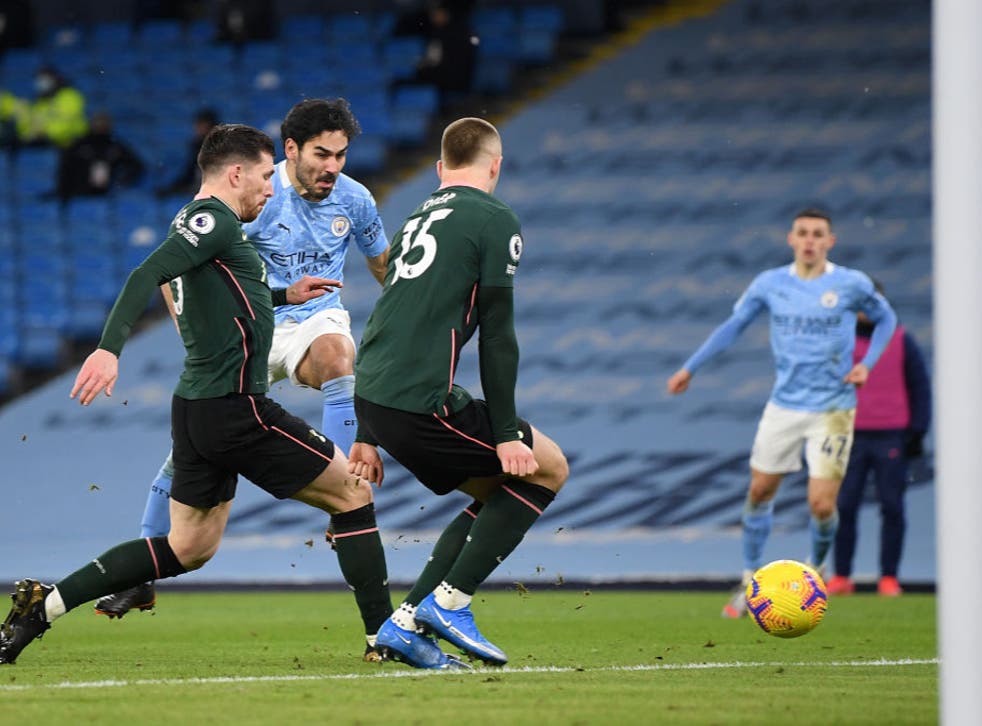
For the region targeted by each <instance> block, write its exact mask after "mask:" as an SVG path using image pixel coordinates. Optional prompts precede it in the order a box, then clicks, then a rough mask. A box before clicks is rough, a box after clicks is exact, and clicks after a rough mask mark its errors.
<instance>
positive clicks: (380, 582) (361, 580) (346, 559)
mask: <svg viewBox="0 0 982 726" xmlns="http://www.w3.org/2000/svg"><path fill="white" fill-rule="evenodd" d="M331 519H332V521H333V523H334V548H335V549H336V550H337V554H338V564H339V565H340V566H341V574H342V575H344V581H345V582H347V583H348V586H349V587H350V588H351V589H352V590H354V593H355V602H357V603H358V611H359V612H360V613H361V619H362V622H363V623H364V624H365V633H366V634H368V635H374V634H375V633H377V632H378V629H379V627H380V626H381V625H382V623H384V622H385V621H386V619H387V618H388V617H389V616H390V615H391V614H392V598H391V596H390V595H389V575H388V571H387V570H386V567H385V551H384V550H383V549H382V538H381V537H380V536H379V532H378V525H377V524H376V522H375V505H374V504H366V505H365V506H364V507H360V508H358V509H354V510H352V511H350V512H342V513H341V514H335V515H334V516H333V517H332V518H331Z"/></svg>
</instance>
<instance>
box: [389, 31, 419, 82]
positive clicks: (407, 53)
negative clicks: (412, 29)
mask: <svg viewBox="0 0 982 726" xmlns="http://www.w3.org/2000/svg"><path fill="white" fill-rule="evenodd" d="M425 52H426V41H425V40H424V39H423V38H422V37H421V36H418V35H406V36H397V37H395V38H390V39H389V40H387V41H385V43H384V44H383V45H382V50H381V53H382V63H383V65H384V66H385V69H386V71H388V73H389V75H390V76H391V77H392V78H393V79H394V80H397V81H404V80H408V79H410V78H412V77H413V76H414V75H415V74H416V66H417V65H418V64H419V61H420V60H421V59H422V57H423V54H424V53H425Z"/></svg>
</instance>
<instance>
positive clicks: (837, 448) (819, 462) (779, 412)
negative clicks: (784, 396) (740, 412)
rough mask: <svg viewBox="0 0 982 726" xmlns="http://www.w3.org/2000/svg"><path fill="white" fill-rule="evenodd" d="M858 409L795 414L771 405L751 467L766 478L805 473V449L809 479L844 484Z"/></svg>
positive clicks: (760, 427) (760, 428)
mask: <svg viewBox="0 0 982 726" xmlns="http://www.w3.org/2000/svg"><path fill="white" fill-rule="evenodd" d="M855 420H856V409H854V408H850V409H844V410H840V411H821V412H815V411H794V410H792V409H788V408H782V407H781V406H777V405H775V404H773V403H770V402H768V404H767V406H765V407H764V413H763V415H762V416H761V417H760V424H759V425H758V426H757V436H756V437H755V438H754V448H753V451H752V452H751V454H750V466H751V467H753V468H754V469H756V470H757V471H761V472H764V473H765V474H789V473H791V472H793V471H799V470H800V469H801V448H802V445H804V448H805V462H806V463H807V465H808V476H809V477H811V478H813V479H836V480H841V479H842V478H843V477H844V476H845V474H846V466H847V465H848V464H849V452H850V450H851V449H852V438H853V425H854V423H855Z"/></svg>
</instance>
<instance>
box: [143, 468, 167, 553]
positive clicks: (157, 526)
mask: <svg viewBox="0 0 982 726" xmlns="http://www.w3.org/2000/svg"><path fill="white" fill-rule="evenodd" d="M172 481H174V459H173V454H167V460H166V461H165V462H164V465H163V466H161V467H160V471H158V472H157V478H156V479H154V480H153V484H151V485H150V494H149V495H147V506H146V508H145V509H144V510H143V521H142V522H140V536H141V537H165V536H166V535H167V533H168V532H170V485H171V482H172Z"/></svg>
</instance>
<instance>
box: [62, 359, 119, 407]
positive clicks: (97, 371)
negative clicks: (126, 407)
mask: <svg viewBox="0 0 982 726" xmlns="http://www.w3.org/2000/svg"><path fill="white" fill-rule="evenodd" d="M118 376H119V359H118V358H117V357H116V356H115V355H114V354H112V353H110V352H109V351H108V350H103V349H102V348H97V349H96V350H95V351H94V352H93V353H92V354H91V355H89V357H88V358H86V359H85V363H83V364H82V368H81V369H80V370H79V372H78V375H77V376H75V385H74V386H72V392H71V394H70V397H71V398H75V396H78V402H79V403H81V404H82V405H83V406H88V405H89V404H90V403H92V400H93V399H94V398H95V397H96V396H98V395H99V392H100V391H103V390H104V391H105V392H106V395H107V396H111V395H113V386H114V385H116V378H117V377H118Z"/></svg>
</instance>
